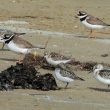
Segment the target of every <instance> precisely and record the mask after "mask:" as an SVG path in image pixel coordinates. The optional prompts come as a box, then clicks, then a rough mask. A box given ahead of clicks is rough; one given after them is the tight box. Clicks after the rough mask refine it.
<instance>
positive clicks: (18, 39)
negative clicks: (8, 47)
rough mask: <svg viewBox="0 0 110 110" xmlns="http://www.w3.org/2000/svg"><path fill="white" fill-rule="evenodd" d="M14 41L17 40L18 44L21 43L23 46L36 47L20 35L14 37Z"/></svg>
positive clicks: (20, 45)
mask: <svg viewBox="0 0 110 110" xmlns="http://www.w3.org/2000/svg"><path fill="white" fill-rule="evenodd" d="M13 42H15V43H16V45H19V47H21V48H35V46H33V45H32V44H31V43H29V42H28V41H26V40H24V39H22V38H20V37H18V36H15V37H14V39H13Z"/></svg>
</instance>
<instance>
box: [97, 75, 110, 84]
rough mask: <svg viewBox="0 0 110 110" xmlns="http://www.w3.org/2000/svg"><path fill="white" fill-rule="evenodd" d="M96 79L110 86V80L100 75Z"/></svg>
mask: <svg viewBox="0 0 110 110" xmlns="http://www.w3.org/2000/svg"><path fill="white" fill-rule="evenodd" d="M95 78H96V79H97V80H98V81H100V82H102V83H104V84H107V85H109V84H110V79H105V78H102V77H101V76H99V75H97V76H96V77H95Z"/></svg>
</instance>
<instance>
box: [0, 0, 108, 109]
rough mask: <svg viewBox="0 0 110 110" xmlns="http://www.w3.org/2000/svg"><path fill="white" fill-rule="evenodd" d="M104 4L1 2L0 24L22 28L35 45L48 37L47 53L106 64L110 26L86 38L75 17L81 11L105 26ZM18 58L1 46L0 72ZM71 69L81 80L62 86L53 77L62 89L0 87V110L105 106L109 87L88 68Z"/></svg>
mask: <svg viewBox="0 0 110 110" xmlns="http://www.w3.org/2000/svg"><path fill="white" fill-rule="evenodd" d="M109 4H110V0H91V1H90V0H0V28H6V29H10V30H13V31H16V32H26V35H24V36H22V37H23V38H24V39H26V40H27V41H29V42H31V43H32V44H34V45H45V42H46V41H47V39H48V38H49V37H50V41H49V43H48V46H47V51H49V52H53V51H54V52H57V53H59V52H60V53H61V54H63V55H65V56H72V57H73V58H75V59H76V60H79V61H85V62H86V61H96V62H98V63H102V62H103V63H107V64H110V31H109V30H110V28H105V29H101V30H97V33H96V36H97V38H96V39H89V38H88V34H89V29H87V28H85V27H84V26H83V25H82V24H81V23H80V22H79V19H77V18H75V15H76V14H77V12H78V10H84V11H87V12H88V13H90V14H91V15H94V16H97V17H99V18H101V19H102V20H103V21H104V22H106V23H108V24H110V11H109V10H110V6H109ZM0 46H1V47H2V43H0ZM43 52H44V51H38V54H43ZM104 54H108V56H107V57H102V55H104ZM18 57H19V55H17V54H15V53H13V52H11V51H8V50H7V48H6V47H5V49H4V50H2V49H0V71H2V70H4V69H6V68H7V67H9V66H11V65H15V63H16V62H15V61H16V59H18ZM44 72H45V71H44ZM48 72H50V73H52V74H53V72H54V71H48ZM74 72H75V73H76V74H77V75H79V76H80V77H82V78H84V79H85V81H84V82H81V81H74V82H73V83H70V84H69V86H68V88H67V89H63V87H64V86H65V84H64V83H62V82H60V81H58V80H56V81H57V84H58V86H59V87H62V89H61V90H56V91H40V90H26V89H24V90H23V89H17V90H13V91H1V92H0V110H36V109H37V110H67V109H68V110H88V109H89V110H97V109H100V110H109V109H110V96H109V95H110V89H109V88H107V86H106V85H104V84H101V83H99V82H98V81H96V80H95V79H94V78H93V75H92V74H88V72H87V71H74Z"/></svg>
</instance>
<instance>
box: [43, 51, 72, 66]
mask: <svg viewBox="0 0 110 110" xmlns="http://www.w3.org/2000/svg"><path fill="white" fill-rule="evenodd" d="M44 58H45V59H46V61H47V63H48V64H50V65H52V66H57V65H58V64H60V63H64V64H66V63H69V62H71V61H72V59H70V58H66V57H64V56H60V55H54V54H48V53H45V55H44Z"/></svg>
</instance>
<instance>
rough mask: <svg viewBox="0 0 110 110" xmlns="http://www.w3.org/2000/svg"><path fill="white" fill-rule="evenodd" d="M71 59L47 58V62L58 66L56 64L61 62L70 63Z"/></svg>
mask: <svg viewBox="0 0 110 110" xmlns="http://www.w3.org/2000/svg"><path fill="white" fill-rule="evenodd" d="M70 61H71V60H59V61H54V60H52V59H51V58H48V59H47V62H48V63H49V64H51V65H54V66H56V65H58V64H60V63H64V64H65V63H68V62H70Z"/></svg>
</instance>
